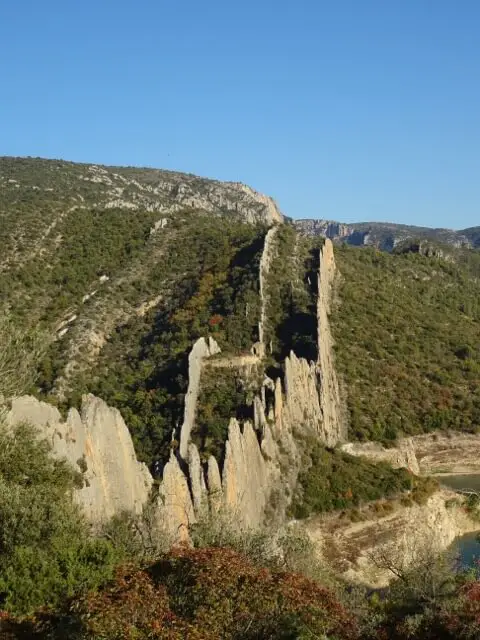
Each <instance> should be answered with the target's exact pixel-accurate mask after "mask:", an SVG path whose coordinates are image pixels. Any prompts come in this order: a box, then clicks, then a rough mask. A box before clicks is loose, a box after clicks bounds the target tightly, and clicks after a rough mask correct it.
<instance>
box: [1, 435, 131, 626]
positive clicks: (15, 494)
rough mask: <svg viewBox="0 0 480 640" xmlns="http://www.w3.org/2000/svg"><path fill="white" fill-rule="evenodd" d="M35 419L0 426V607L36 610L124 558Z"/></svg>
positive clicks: (101, 578) (89, 583)
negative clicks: (99, 527) (95, 530)
mask: <svg viewBox="0 0 480 640" xmlns="http://www.w3.org/2000/svg"><path fill="white" fill-rule="evenodd" d="M80 481H81V477H80V476H79V474H77V473H75V472H74V471H73V470H72V469H71V468H70V467H69V466H68V464H67V463H66V462H64V461H61V460H57V459H55V458H53V457H52V456H51V455H50V447H49V445H48V443H47V442H46V441H42V440H39V439H38V437H37V433H36V432H35V430H34V429H33V428H32V427H29V426H28V425H20V426H18V427H16V428H15V429H13V430H7V428H6V427H1V426H0V607H1V608H2V609H4V610H6V611H9V612H12V613H15V614H22V615H24V614H29V613H31V612H33V611H34V610H36V609H38V608H39V607H45V606H56V605H57V604H58V603H59V602H60V601H61V600H62V599H64V598H65V597H68V596H73V595H74V594H76V593H78V592H80V591H85V590H88V589H93V588H97V587H99V586H100V585H101V584H103V583H104V582H105V581H106V580H108V579H110V578H111V577H112V576H113V573H114V569H115V566H116V564H117V562H118V560H119V558H118V554H117V552H116V551H115V550H114V548H113V546H112V545H111V544H110V543H109V542H107V541H106V540H101V539H96V538H92V537H91V536H90V532H89V528H88V526H87V523H86V522H85V520H84V518H83V517H82V515H81V513H80V511H79V509H78V508H77V507H76V506H75V505H74V504H73V501H72V492H73V489H74V487H75V486H76V485H78V482H80Z"/></svg>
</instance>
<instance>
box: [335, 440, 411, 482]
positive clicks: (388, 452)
mask: <svg viewBox="0 0 480 640" xmlns="http://www.w3.org/2000/svg"><path fill="white" fill-rule="evenodd" d="M341 448H342V451H345V453H349V454H350V455H351V456H363V457H364V458H368V459H369V460H373V461H374V462H378V461H380V460H383V461H385V462H389V463H390V464H391V465H392V467H393V468H394V469H401V468H405V469H410V471H411V472H412V473H414V474H415V475H419V474H420V466H419V464H418V460H417V456H416V455H415V447H414V441H413V438H405V439H403V440H401V441H400V442H399V443H398V445H397V446H396V447H391V448H390V449H387V448H386V447H383V446H382V445H381V444H380V443H378V442H365V443H362V442H347V443H346V444H344V445H342V447H341Z"/></svg>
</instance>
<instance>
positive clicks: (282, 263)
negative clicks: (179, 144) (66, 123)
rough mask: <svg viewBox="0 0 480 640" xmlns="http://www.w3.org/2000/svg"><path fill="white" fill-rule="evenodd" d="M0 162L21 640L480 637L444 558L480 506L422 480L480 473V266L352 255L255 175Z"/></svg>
mask: <svg viewBox="0 0 480 640" xmlns="http://www.w3.org/2000/svg"><path fill="white" fill-rule="evenodd" d="M1 163H2V164H1V166H2V172H1V176H2V184H1V189H0V215H1V221H2V226H1V230H2V234H3V236H2V240H3V247H4V250H3V252H2V254H1V270H0V293H1V302H2V307H1V313H2V315H1V317H0V347H1V349H0V418H1V420H0V444H1V446H0V492H1V493H2V500H0V516H1V517H0V536H1V537H2V539H3V540H4V541H5V544H4V545H3V546H2V548H1V549H0V632H1V633H2V634H3V635H5V637H12V638H17V637H18V638H21V637H23V638H30V637H39V638H40V637H43V638H45V637H49V638H54V637H58V638H63V637H66V634H68V635H69V637H70V635H72V634H73V635H75V637H78V638H85V639H86V638H92V637H97V636H98V637H100V636H101V637H102V638H103V637H104V638H112V639H113V638H119V637H125V638H127V637H128V638H129V637H140V638H142V637H145V638H147V637H148V638H164V637H165V638H167V637H168V638H176V637H185V634H187V635H189V636H190V635H191V636H192V637H198V638H207V637H226V638H232V639H233V638H240V637H241V638H245V637H251V638H254V637H255V638H262V637H271V638H274V637H288V638H303V637H305V638H310V637H313V636H315V637H317V636H318V637H320V635H321V636H322V637H323V636H324V635H328V637H331V638H332V639H333V638H358V640H360V638H364V639H368V638H372V639H373V638H377V639H379V638H385V637H392V638H393V637H398V638H402V639H403V638H406V637H413V638H415V637H418V638H420V637H432V638H433V637H447V638H448V637H466V638H467V637H476V636H475V635H473V636H469V635H468V634H467V635H465V636H462V635H458V633H457V631H458V632H459V633H461V632H462V629H463V625H464V622H463V621H465V624H467V625H470V627H471V625H472V624H473V623H472V620H474V619H477V618H475V617H476V616H477V615H478V614H477V612H478V608H475V607H476V604H478V598H477V597H476V594H477V586H476V585H477V583H471V580H472V577H471V574H466V575H462V574H460V575H455V574H454V573H453V568H452V567H453V565H452V563H451V562H450V561H449V560H448V559H445V558H444V557H443V556H442V555H441V552H443V551H444V550H445V549H446V548H447V547H448V546H449V545H450V544H451V543H452V541H453V540H454V539H455V538H456V537H457V536H459V535H462V534H463V533H467V532H470V531H474V530H476V529H477V528H478V521H479V519H480V511H479V506H480V502H479V500H478V499H477V497H476V496H473V497H472V496H468V497H467V498H463V497H461V496H458V495H456V494H455V493H453V492H451V491H446V490H444V489H442V490H439V487H438V482H437V480H436V479H435V478H432V477H429V476H427V475H421V471H424V473H431V472H432V470H433V469H435V468H436V467H437V466H438V461H440V462H441V464H442V465H444V464H445V463H453V464H454V465H455V464H457V463H459V462H460V463H464V462H465V460H464V458H465V451H468V456H469V461H470V463H471V464H472V465H473V466H472V468H473V469H475V468H477V467H476V464H477V463H476V459H477V458H478V456H477V455H476V452H477V451H478V450H480V442H478V441H477V438H478V436H476V435H475V434H477V432H478V427H479V423H480V388H479V382H478V381H479V379H480V375H479V373H480V351H479V339H478V338H479V335H480V302H479V301H480V295H479V294H480V291H479V288H480V284H479V282H480V252H478V251H477V250H475V249H472V248H468V247H464V246H462V247H457V246H454V245H452V244H451V243H449V242H448V238H446V237H443V242H442V243H438V242H437V241H436V240H432V239H430V238H429V239H423V240H422V239H417V240H412V241H409V240H403V241H402V242H397V244H396V246H395V247H393V248H392V250H391V251H390V252H382V251H379V250H378V249H377V248H375V247H363V248H358V247H352V246H349V244H348V243H339V244H337V245H336V246H335V247H334V245H333V244H332V242H331V240H330V239H328V238H327V239H324V238H323V237H321V236H318V235H314V236H313V237H312V236H311V235H308V234H304V233H299V232H298V229H296V227H295V225H294V224H292V223H291V221H289V220H287V219H284V218H283V217H282V216H281V214H280V213H279V211H278V208H277V207H276V205H275V204H274V202H273V201H272V200H270V199H268V198H266V197H265V196H262V195H261V194H256V193H255V192H253V191H252V190H250V189H249V188H248V187H244V186H243V185H238V184H229V183H219V182H216V181H209V180H204V179H200V178H196V177H194V176H188V175H183V174H175V173H169V172H163V171H157V170H150V169H128V168H107V167H97V166H93V165H78V164H73V163H66V162H58V161H44V160H38V159H9V158H4V159H2V161H1ZM471 237H472V238H473V237H474V231H472V235H471ZM26 393H28V394H29V395H26ZM4 400H6V402H4ZM3 422H5V424H3ZM454 430H457V431H460V432H468V435H467V434H465V433H464V434H462V435H460V436H458V437H455V436H452V433H453V431H454ZM425 432H434V433H432V434H431V435H425V436H419V437H418V438H408V439H406V440H402V437H403V436H410V435H414V434H422V433H425ZM439 432H442V433H441V434H440V433H439ZM348 441H349V442H348ZM365 441H366V442H365ZM372 441H379V442H381V443H383V444H385V445H386V447H382V446H381V445H380V444H378V442H377V443H375V442H372ZM450 441H451V443H450ZM451 450H452V451H453V454H452V452H451ZM431 454H433V456H432V455H431ZM450 454H451V456H450V457H451V459H450V460H448V456H449V455H450ZM425 469H426V472H425ZM52 497H53V498H54V499H55V502H54V504H52ZM432 525H433V527H432ZM432 532H433V533H432ZM432 535H433V537H431V536H432ZM402 541H403V542H402ZM405 541H407V542H408V545H407V546H405V545H404V546H402V545H403V543H404V542H405ZM407 542H405V544H407ZM179 543H182V545H180V547H179V546H178V545H179ZM183 543H188V545H189V546H188V545H187V546H186V547H185V546H184V545H183ZM383 545H387V546H383ZM388 545H390V547H388ZM410 547H412V548H413V550H414V552H415V553H414V554H413V556H412V554H411V551H412V549H410ZM388 549H391V550H394V552H395V557H394V559H393V564H392V551H388ZM374 553H379V554H381V553H383V554H384V556H383V560H382V558H381V555H380V556H378V558H380V559H377V560H375V557H374V555H372V554H374ZM439 554H440V555H439ZM385 558H386V559H385ZM382 563H383V564H382ZM370 570H375V571H377V572H378V571H379V572H380V577H378V576H377V577H376V578H375V579H374V578H372V577H369V571H370ZM299 574H303V575H299ZM392 575H395V576H397V577H400V580H397V581H395V580H394V581H393V583H392V586H391V588H389V589H388V590H383V591H382V598H381V599H379V598H377V596H376V595H375V594H374V595H373V596H372V592H371V588H372V587H375V588H376V587H378V586H382V587H383V586H385V585H386V584H388V582H389V581H390V580H391V579H392ZM427 577H428V580H427V582H428V585H427V587H426V586H425V584H426V582H425V580H426V578H427ZM359 581H360V583H361V584H359ZM87 592H88V593H87ZM259 593H260V597H254V598H252V594H256V595H258V594H259ZM465 598H466V599H465ZM232 603H233V606H232ZM462 607H463V608H462ZM452 609H454V610H455V615H453V614H452ZM25 615H27V616H28V617H27V618H25V617H24V616H25ZM459 615H461V616H462V618H461V620H460V619H459V618H458V616H459ZM406 616H407V619H408V621H409V622H408V624H409V625H410V626H409V627H408V629H406V628H405V627H404V626H403V625H404V619H405V617H406ZM132 620H133V621H132ZM477 621H478V620H477ZM415 625H416V626H415ZM472 628H473V627H472ZM447 631H448V633H450V632H451V633H452V634H453V635H452V636H448V635H442V636H438V633H440V634H444V633H447ZM437 632H438V633H437ZM9 634H10V635H9ZM312 634H313V635H312ZM429 634H430V635H429ZM435 634H437V635H435ZM73 635H72V637H73Z"/></svg>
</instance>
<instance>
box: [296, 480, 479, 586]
mask: <svg viewBox="0 0 480 640" xmlns="http://www.w3.org/2000/svg"><path fill="white" fill-rule="evenodd" d="M458 501H460V502H461V499H460V498H459V496H458V494H456V493H454V492H453V491H447V490H442V491H438V492H436V493H435V494H433V495H432V496H430V498H429V499H428V501H427V502H426V504H424V505H418V504H414V505H412V506H410V507H398V508H397V509H396V510H395V511H393V512H392V513H390V514H389V515H386V516H384V517H380V518H374V519H370V520H366V521H364V522H356V523H339V522H338V521H335V517H332V518H330V519H328V518H325V519H324V520H323V521H321V520H320V518H314V519H312V520H311V521H308V522H306V524H305V527H306V530H307V532H308V534H309V536H310V537H311V539H312V540H313V542H314V543H315V545H316V547H317V549H318V551H319V553H320V555H323V556H324V557H325V558H326V559H328V560H329V561H330V562H331V563H333V564H334V565H335V567H336V570H337V571H341V572H343V574H344V575H345V577H346V578H348V579H350V580H353V581H356V582H362V583H364V584H367V585H369V586H371V587H374V588H379V587H384V586H386V585H387V584H388V583H389V582H390V581H391V580H392V578H393V577H394V576H393V574H392V573H391V572H390V571H389V570H387V569H385V568H382V567H379V566H377V565H378V564H381V556H382V555H383V556H386V557H387V558H388V559H389V561H391V562H393V563H394V565H396V566H397V567H399V568H401V569H406V568H408V567H414V566H416V564H417V563H418V562H419V560H420V558H421V557H422V556H423V557H425V555H424V554H425V553H431V552H432V551H433V552H438V553H439V552H442V551H445V549H447V548H448V547H449V546H450V545H451V544H452V542H453V541H454V540H455V538H456V537H458V536H460V535H463V534H465V533H469V532H471V531H476V530H478V528H479V524H478V522H475V521H473V520H471V519H470V518H469V517H468V516H467V515H466V514H465V511H464V510H463V508H462V506H461V504H460V503H459V502H458ZM379 561H380V562H379Z"/></svg>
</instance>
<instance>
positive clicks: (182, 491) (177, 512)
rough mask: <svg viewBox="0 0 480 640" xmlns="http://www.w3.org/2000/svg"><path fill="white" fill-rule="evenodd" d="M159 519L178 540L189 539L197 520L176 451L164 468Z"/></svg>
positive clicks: (160, 490)
mask: <svg viewBox="0 0 480 640" xmlns="http://www.w3.org/2000/svg"><path fill="white" fill-rule="evenodd" d="M158 519H159V522H160V526H163V528H164V530H165V531H166V532H167V534H168V535H169V536H170V537H171V538H172V539H173V540H175V541H177V542H187V541H188V540H189V533H188V529H189V527H190V525H192V524H194V522H195V512H194V509H193V503H192V498H191V495H190V489H189V486H188V482H187V478H186V476H185V474H184V473H183V471H182V470H181V468H180V465H179V463H178V460H177V458H176V457H175V455H174V453H173V452H172V453H171V454H170V460H169V461H168V462H167V464H166V465H165V467H164V469H163V478H162V482H161V484H160V489H159V500H158Z"/></svg>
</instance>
